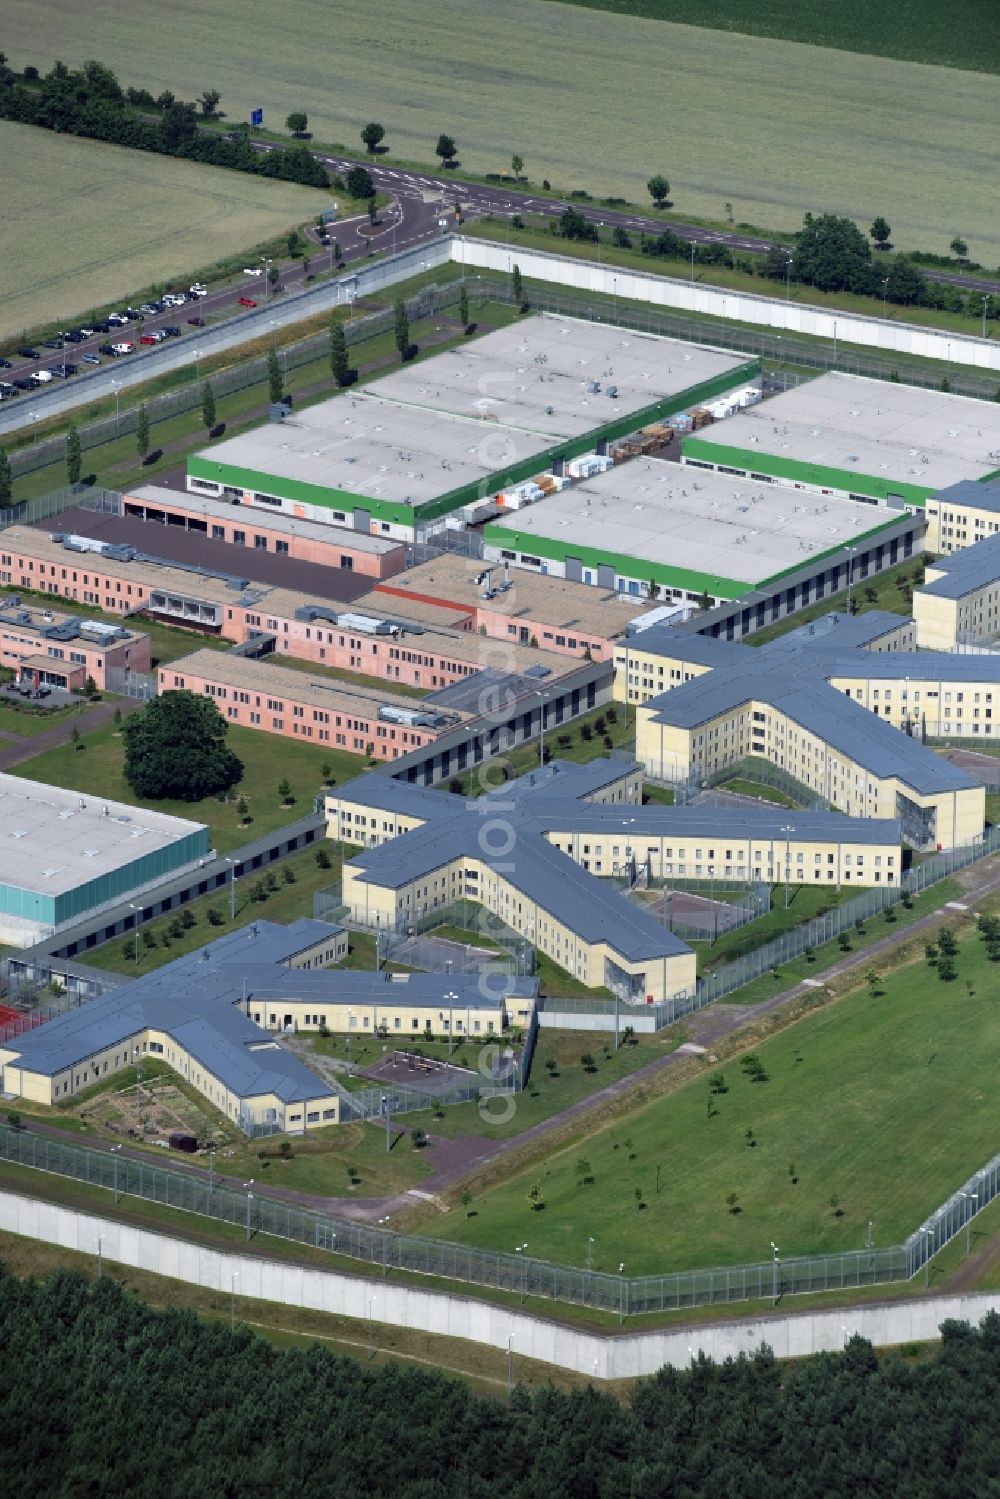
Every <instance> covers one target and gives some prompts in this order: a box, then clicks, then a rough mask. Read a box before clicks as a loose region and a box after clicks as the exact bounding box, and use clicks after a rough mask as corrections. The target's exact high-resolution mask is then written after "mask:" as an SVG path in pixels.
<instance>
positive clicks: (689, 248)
mask: <svg viewBox="0 0 1000 1499" xmlns="http://www.w3.org/2000/svg"><path fill="white" fill-rule="evenodd" d="M660 181H661V182H662V179H661V180H660ZM659 185H660V184H659V183H657V187H658V188H659ZM651 190H652V187H651ZM512 224H513V227H514V228H520V227H523V222H521V221H519V216H518V215H515V216H514V219H513V220H512ZM550 227H551V229H552V231H553V233H555V234H556V235H557V236H558V237H559V238H561V239H569V240H580V241H583V242H587V241H589V242H590V243H592V244H593V243H596V242H597V240H598V228H597V225H596V224H595V223H594V222H593V220H591V219H588V218H585V217H584V215H583V214H582V213H581V212H580V211H579V209H577V208H567V209H566V210H565V211H564V212H563V213H562V215H561V216H560V218H558V219H554V220H552V222H551V225H550ZM890 233H891V230H890V228H889V225H888V224H887V223H886V221H885V220H884V219H882V218H878V219H876V220H875V221H874V223H873V224H872V226H871V229H870V230H869V235H870V236H871V240H872V243H869V240H868V239H867V238H866V237H865V235H864V234H862V232H861V230H860V229H859V228H858V226H857V225H856V224H855V223H853V221H852V220H851V219H845V218H838V217H837V216H836V215H835V214H829V213H825V214H821V215H820V216H819V217H818V218H814V217H813V215H812V214H811V213H807V214H806V216H805V220H804V222H803V225H802V228H801V230H800V231H799V233H798V234H797V236H796V238H795V241H794V243H792V244H788V245H772V246H771V248H770V249H769V250H768V251H767V253H766V254H765V255H747V254H739V253H734V252H733V251H732V250H731V249H730V248H729V246H728V245H725V244H720V243H718V242H715V243H712V244H693V243H692V242H691V241H690V240H686V239H682V238H681V236H680V235H679V234H675V233H674V231H673V230H672V229H663V230H662V231H661V232H660V233H659V234H640V235H638V236H635V235H634V234H633V233H630V232H629V231H628V230H627V229H624V228H622V227H621V226H620V225H616V226H615V227H614V228H613V230H612V244H613V245H614V246H615V247H616V248H618V249H623V250H628V249H632V248H633V247H634V248H638V249H639V250H640V251H641V253H642V254H643V255H648V256H651V257H653V258H659V259H664V260H681V261H690V262H691V265H692V268H693V267H694V266H696V265H699V266H722V267H724V268H726V269H728V270H734V269H735V270H740V271H745V272H747V273H748V274H750V275H756V276H764V277H766V278H768V279H769V280H772V281H777V282H784V283H785V284H786V286H787V285H788V284H789V283H791V282H799V283H801V284H802V285H803V286H815V287H816V288H817V290H819V291H848V292H854V293H856V294H857V295H859V296H868V297H876V298H882V300H883V301H884V302H891V303H893V305H895V306H899V307H931V308H936V309H939V310H941V311H944V312H959V313H965V314H966V315H967V316H968V317H981V316H982V315H983V312H984V302H985V315H986V317H995V316H996V315H997V313H998V312H1000V299H997V298H993V297H990V296H989V295H988V294H984V293H982V292H978V291H969V292H966V293H963V292H962V290H961V289H960V288H959V287H957V286H954V285H952V284H951V283H949V282H941V281H931V280H929V279H928V278H927V276H925V275H924V273H923V271H922V270H921V269H920V264H919V261H920V260H921V259H926V260H933V259H934V257H933V256H921V255H919V254H913V255H901V254H900V255H890V254H889V253H888V252H889V251H890V250H891V248H892V247H891V245H890V243H889V235H890ZM636 241H637V242H636ZM951 248H952V250H954V251H955V254H956V260H957V262H958V263H959V264H961V265H963V266H965V267H966V268H971V267H970V263H969V262H968V261H967V260H966V259H965V258H964V256H965V252H966V250H967V246H966V244H965V242H964V241H963V240H960V239H958V238H956V239H954V240H953V241H952V244H951ZM873 250H874V252H875V253H874V254H873ZM959 251H961V255H959Z"/></svg>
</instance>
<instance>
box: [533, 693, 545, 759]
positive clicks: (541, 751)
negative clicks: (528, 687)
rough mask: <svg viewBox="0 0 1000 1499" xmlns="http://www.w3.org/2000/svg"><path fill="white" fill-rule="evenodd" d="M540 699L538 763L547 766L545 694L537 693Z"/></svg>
mask: <svg viewBox="0 0 1000 1499" xmlns="http://www.w3.org/2000/svg"><path fill="white" fill-rule="evenodd" d="M535 696H536V697H537V699H538V763H539V765H540V766H542V765H544V764H545V694H544V692H536V693H535Z"/></svg>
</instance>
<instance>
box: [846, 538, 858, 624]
mask: <svg viewBox="0 0 1000 1499" xmlns="http://www.w3.org/2000/svg"><path fill="white" fill-rule="evenodd" d="M857 550H858V549H857V547H848V548H847V612H848V614H850V612H851V585H852V584H853V582H854V553H855V552H856V551H857Z"/></svg>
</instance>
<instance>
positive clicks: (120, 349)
mask: <svg viewBox="0 0 1000 1499" xmlns="http://www.w3.org/2000/svg"><path fill="white" fill-rule="evenodd" d="M134 348H135V344H112V345H111V352H112V354H114V355H115V357H116V358H119V359H120V358H121V356H122V355H123V354H131V352H132V350H133V349H134Z"/></svg>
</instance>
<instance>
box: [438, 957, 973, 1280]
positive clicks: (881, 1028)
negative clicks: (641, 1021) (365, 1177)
mask: <svg viewBox="0 0 1000 1499" xmlns="http://www.w3.org/2000/svg"><path fill="white" fill-rule="evenodd" d="M960 948H961V950H960V953H959V956H958V959H957V967H958V976H957V978H955V979H954V980H953V981H952V982H950V983H948V982H944V981H942V980H941V979H940V978H939V977H938V974H937V972H936V970H934V969H932V968H929V967H928V966H927V965H926V964H925V963H923V962H922V961H921V962H920V963H917V964H913V965H911V966H909V967H905V968H901V969H899V970H898V971H897V972H896V973H894V974H893V975H891V976H890V977H888V978H886V979H885V980H884V981H883V982H882V983H880V985H879V989H880V991H881V992H880V993H879V994H878V996H877V997H876V998H874V999H873V998H871V997H870V995H869V992H868V989H867V988H866V987H863V988H861V989H860V990H858V991H856V992H855V993H853V994H851V995H849V996H848V997H846V998H845V999H843V1000H840V1001H839V1002H836V1003H832V1004H830V1005H828V1006H827V1007H826V1008H824V1009H823V1010H821V1011H820V1012H819V1013H817V1014H815V1015H814V1016H810V1017H808V1018H806V1019H805V1020H803V1021H801V1022H800V1023H799V1024H797V1025H795V1026H792V1027H790V1028H789V1029H788V1030H786V1031H784V1032H782V1033H780V1034H779V1035H777V1036H774V1037H773V1038H772V1039H770V1040H768V1041H766V1042H764V1043H762V1044H761V1045H759V1046H758V1047H756V1048H755V1050H756V1053H757V1055H758V1056H759V1058H760V1060H761V1062H762V1063H763V1064H764V1069H765V1072H766V1075H767V1080H766V1081H761V1082H754V1081H752V1080H751V1079H750V1077H749V1076H748V1075H747V1074H746V1073H745V1072H744V1071H743V1070H742V1069H741V1067H740V1065H739V1063H738V1061H737V1060H735V1059H731V1060H728V1061H726V1062H725V1063H723V1064H721V1065H720V1066H718V1067H709V1068H706V1070H705V1072H704V1073H703V1074H702V1075H701V1076H700V1077H699V1078H698V1079H697V1080H695V1081H693V1082H691V1083H690V1084H688V1085H687V1086H685V1087H683V1088H680V1089H679V1090H678V1091H677V1092H675V1093H673V1094H669V1095H667V1096H666V1097H664V1098H661V1099H658V1100H656V1101H655V1102H652V1103H649V1104H647V1105H646V1106H645V1107H643V1108H640V1109H638V1110H636V1111H635V1113H633V1114H632V1115H631V1116H629V1117H628V1118H625V1119H619V1120H618V1121H616V1123H615V1124H614V1126H612V1127H609V1128H607V1129H604V1130H602V1131H599V1132H598V1133H596V1134H593V1135H591V1136H589V1137H588V1138H586V1139H584V1140H580V1141H578V1142H577V1143H575V1144H574V1145H573V1146H572V1147H571V1148H569V1149H567V1150H564V1151H562V1152H560V1153H559V1154H556V1155H553V1156H551V1157H550V1158H548V1159H546V1160H543V1161H541V1162H539V1163H537V1164H535V1165H533V1166H531V1167H530V1168H529V1169H528V1170H527V1171H523V1172H521V1173H520V1174H518V1175H516V1176H515V1177H513V1178H512V1179H510V1180H509V1181H507V1182H506V1183H504V1184H503V1185H501V1186H499V1187H497V1188H496V1189H494V1190H493V1191H491V1192H489V1193H487V1194H486V1195H484V1196H482V1197H481V1198H477V1200H476V1201H475V1204H474V1207H475V1216H474V1217H468V1216H467V1215H466V1211H465V1209H464V1208H457V1209H455V1210H454V1211H453V1212H451V1213H449V1214H448V1215H446V1216H445V1217H443V1218H442V1217H435V1219H434V1221H433V1226H432V1232H433V1234H434V1235H435V1236H437V1237H441V1238H446V1239H458V1240H460V1241H462V1242H463V1243H471V1244H477V1245H482V1246H487V1245H488V1246H490V1247H495V1248H498V1249H507V1250H510V1249H512V1248H513V1246H514V1245H515V1244H517V1243H519V1242H521V1241H522V1240H524V1239H526V1240H527V1241H528V1243H529V1244H530V1246H531V1252H532V1254H533V1255H537V1256H539V1257H540V1258H543V1259H553V1260H557V1261H560V1262H564V1263H570V1264H574V1265H582V1264H583V1263H584V1262H585V1257H586V1248H587V1239H588V1236H589V1235H591V1234H593V1235H594V1236H595V1240H596V1244H595V1260H594V1263H595V1266H599V1268H601V1269H611V1268H617V1265H618V1263H619V1262H621V1261H624V1262H625V1265H626V1269H627V1271H628V1272H629V1273H630V1274H633V1275H639V1274H652V1273H654V1272H656V1271H668V1270H682V1269H689V1268H692V1267H695V1266H705V1267H708V1266H712V1265H726V1264H737V1263H750V1262H757V1261H761V1260H767V1259H769V1258H770V1253H771V1251H770V1245H771V1243H772V1241H773V1242H775V1243H777V1244H778V1246H779V1248H780V1250H781V1252H782V1254H783V1255H785V1256H786V1257H787V1256H791V1255H794V1254H800V1253H818V1252H827V1251H830V1252H836V1251H838V1250H842V1249H853V1248H860V1247H861V1246H862V1245H863V1244H864V1242H865V1235H866V1232H867V1227H868V1223H869V1221H871V1222H872V1223H873V1225H874V1228H873V1233H874V1238H875V1242H876V1243H878V1244H889V1243H896V1242H899V1241H900V1240H901V1239H902V1238H903V1237H904V1236H905V1235H906V1234H908V1233H909V1232H911V1231H912V1230H913V1229H914V1228H916V1226H917V1225H918V1224H919V1223H920V1221H921V1220H922V1219H923V1218H924V1217H925V1216H926V1215H927V1214H928V1213H929V1212H930V1211H931V1210H932V1209H933V1208H934V1207H936V1206H937V1204H938V1203H939V1202H942V1201H943V1200H944V1199H945V1198H946V1197H947V1196H948V1194H949V1193H950V1192H952V1191H954V1190H955V1188H956V1187H958V1186H959V1185H960V1183H961V1182H962V1181H964V1180H965V1178H966V1177H967V1176H969V1175H971V1174H972V1172H973V1171H975V1170H976V1169H977V1167H979V1166H981V1165H983V1164H984V1163H985V1162H986V1161H987V1160H988V1159H989V1158H990V1156H992V1155H993V1154H994V1153H995V1151H996V1149H997V1124H996V1112H995V1109H994V1108H993V1105H992V1098H993V1078H994V1075H995V1072H996V1066H997V1060H998V1057H1000V1008H998V1006H997V970H996V965H995V964H992V963H989V962H988V961H987V959H986V956H985V949H984V947H983V944H982V942H981V941H980V940H979V939H978V937H977V936H976V935H975V934H974V933H972V932H968V933H967V934H965V935H963V937H962V939H961V944H960ZM714 1072H720V1073H722V1075H723V1078H724V1084H725V1088H726V1090H727V1091H725V1092H724V1093H719V1094H715V1095H710V1092H709V1077H710V1075H711V1074H712V1073H714ZM537 1086H538V1087H539V1088H541V1089H544V1087H545V1083H544V1082H539V1083H538V1084H537ZM710 1100H711V1109H710V1108H709V1103H710ZM748 1130H750V1131H752V1136H753V1139H754V1140H755V1142H756V1143H755V1144H754V1145H752V1146H751V1145H750V1144H749V1143H748V1138H747V1133H746V1132H747V1131H748ZM581 1162H586V1163H587V1169H586V1170H583V1169H582V1168H581ZM587 1176H592V1177H593V1181H592V1182H586V1181H583V1180H582V1178H584V1177H587ZM532 1183H537V1184H538V1185H539V1187H540V1188H541V1191H542V1195H543V1198H544V1202H545V1206H544V1208H542V1209H541V1210H540V1211H535V1210H533V1208H532V1205H531V1202H530V1201H529V1199H528V1192H529V1189H530V1187H531V1185H532ZM658 1183H659V1189H658ZM637 1192H638V1193H639V1194H640V1197H639V1198H637V1196H636V1193H637ZM731 1194H732V1196H733V1200H732V1201H731V1200H730V1198H731ZM640 1200H641V1201H642V1202H644V1203H645V1207H643V1208H640V1207H639V1206H638V1202H639V1201H640ZM734 1208H735V1209H738V1211H733V1209H734Z"/></svg>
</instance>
